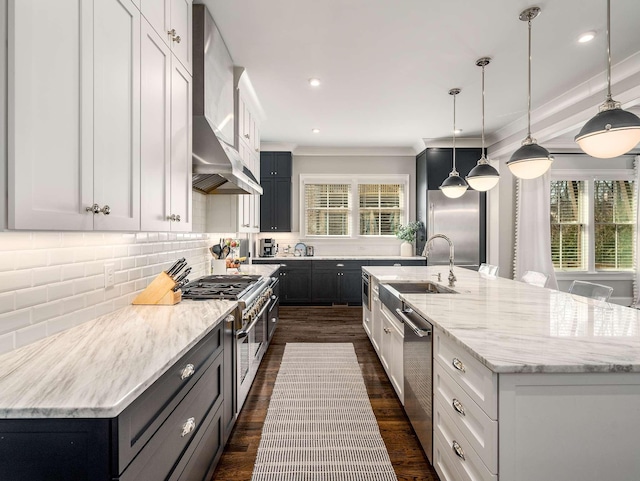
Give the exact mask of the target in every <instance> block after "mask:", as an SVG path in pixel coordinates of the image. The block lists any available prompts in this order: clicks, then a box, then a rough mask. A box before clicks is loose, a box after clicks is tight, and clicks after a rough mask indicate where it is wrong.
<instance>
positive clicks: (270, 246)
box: [258, 239, 276, 257]
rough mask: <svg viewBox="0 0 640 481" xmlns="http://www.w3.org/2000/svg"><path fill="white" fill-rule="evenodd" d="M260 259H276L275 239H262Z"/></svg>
mask: <svg viewBox="0 0 640 481" xmlns="http://www.w3.org/2000/svg"><path fill="white" fill-rule="evenodd" d="M258 252H259V253H260V257H274V256H275V255H276V240H275V239H260V250H259V251H258Z"/></svg>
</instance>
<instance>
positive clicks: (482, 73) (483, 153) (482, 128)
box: [482, 65, 485, 159]
mask: <svg viewBox="0 0 640 481" xmlns="http://www.w3.org/2000/svg"><path fill="white" fill-rule="evenodd" d="M484 67H485V66H484V65H482V158H483V159H484Z"/></svg>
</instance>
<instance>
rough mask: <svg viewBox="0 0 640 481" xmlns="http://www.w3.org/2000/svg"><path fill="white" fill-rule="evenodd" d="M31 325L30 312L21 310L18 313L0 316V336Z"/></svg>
mask: <svg viewBox="0 0 640 481" xmlns="http://www.w3.org/2000/svg"><path fill="white" fill-rule="evenodd" d="M29 324H31V310H30V309H21V310H19V311H13V312H8V313H6V314H0V334H4V333H6V332H11V331H17V330H18V329H22V328H23V327H27V326H28V325H29Z"/></svg>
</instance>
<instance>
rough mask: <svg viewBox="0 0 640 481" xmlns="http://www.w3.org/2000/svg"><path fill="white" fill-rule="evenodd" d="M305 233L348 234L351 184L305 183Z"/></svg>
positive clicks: (320, 234)
mask: <svg viewBox="0 0 640 481" xmlns="http://www.w3.org/2000/svg"><path fill="white" fill-rule="evenodd" d="M304 190H305V192H304V199H305V200H304V202H305V212H306V221H307V222H306V235H308V236H349V235H350V234H351V233H350V229H349V226H350V224H349V217H350V213H351V206H350V201H349V199H350V198H351V184H305V186H304Z"/></svg>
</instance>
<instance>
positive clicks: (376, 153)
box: [293, 146, 416, 157]
mask: <svg viewBox="0 0 640 481" xmlns="http://www.w3.org/2000/svg"><path fill="white" fill-rule="evenodd" d="M293 154H294V155H306V156H332V157H336V156H341V157H342V156H343V157H357V156H369V157H396V156H397V157H405V156H407V157H415V156H416V151H415V149H414V148H413V147H313V146H298V147H296V149H295V150H294V151H293Z"/></svg>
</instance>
